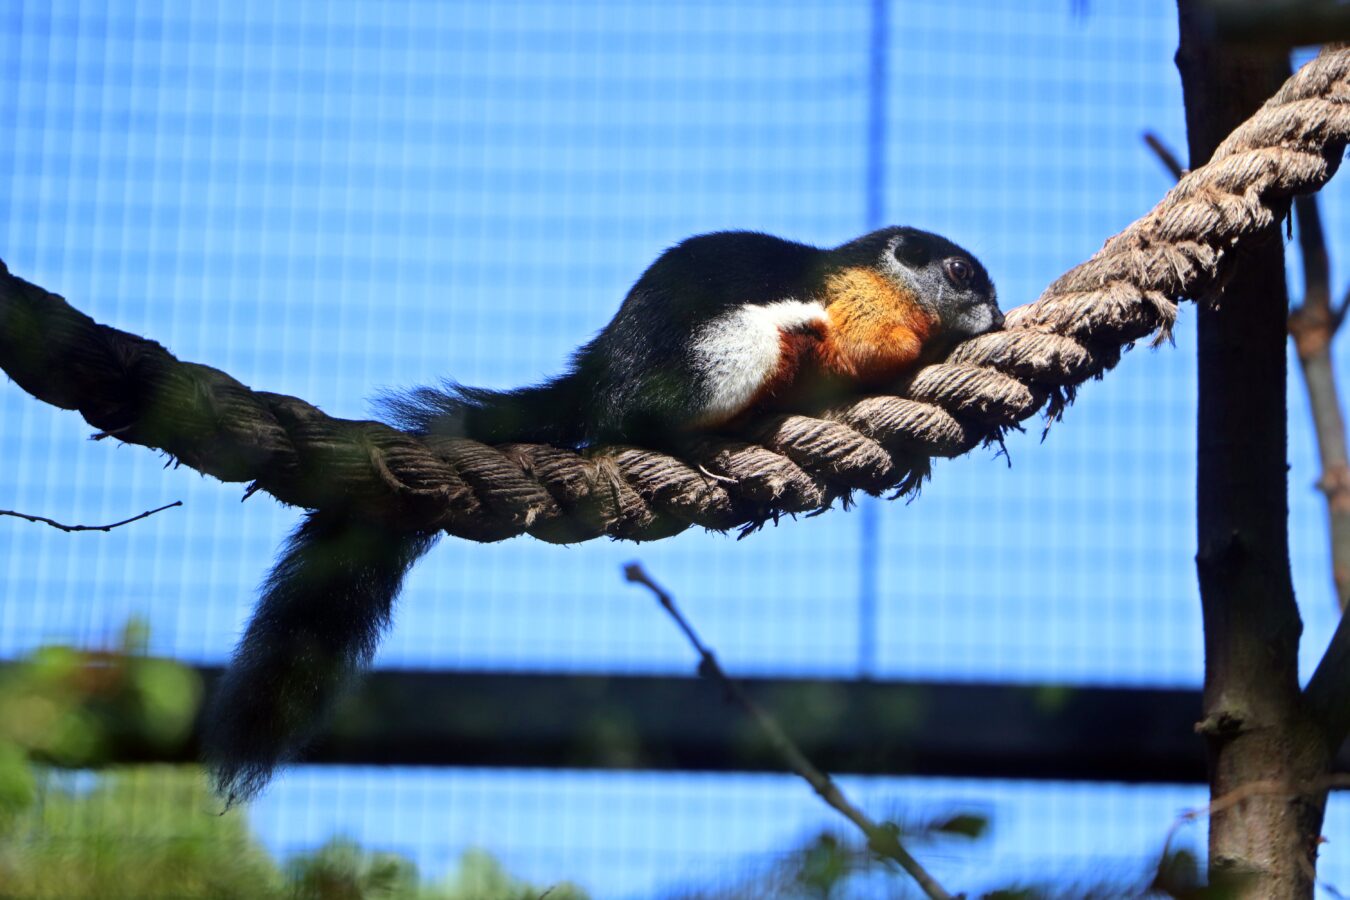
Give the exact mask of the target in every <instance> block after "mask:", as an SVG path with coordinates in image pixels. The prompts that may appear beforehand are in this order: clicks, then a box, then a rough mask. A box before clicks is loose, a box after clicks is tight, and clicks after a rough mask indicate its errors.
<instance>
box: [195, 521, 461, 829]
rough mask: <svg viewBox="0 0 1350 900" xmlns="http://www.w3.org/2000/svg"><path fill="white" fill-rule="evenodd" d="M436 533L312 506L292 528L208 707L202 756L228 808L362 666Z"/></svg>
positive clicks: (315, 721)
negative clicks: (394, 528)
mask: <svg viewBox="0 0 1350 900" xmlns="http://www.w3.org/2000/svg"><path fill="white" fill-rule="evenodd" d="M435 539H436V536H435V535H433V534H425V533H412V534H398V533H394V532H390V531H387V530H385V529H381V528H377V527H375V526H372V525H367V524H365V523H360V522H354V521H352V520H350V519H347V518H344V517H341V516H338V515H334V514H323V513H317V512H312V513H310V514H309V515H308V516H306V518H305V520H304V521H303V522H302V523H301V524H300V526H299V527H298V528H297V529H296V530H295V532H294V533H293V534H292V535H291V537H290V539H289V541H288V542H287V544H286V546H285V548H284V550H283V551H282V554H281V558H280V559H279V560H278V561H277V563H276V565H275V566H274V567H273V569H272V571H271V573H270V574H269V575H268V577H267V580H266V582H265V583H264V585H263V590H262V597H261V599H260V600H259V602H258V606H257V608H256V610H255V611H254V614H253V618H252V619H251V620H250V622H249V625H248V628H247V630H246V632H245V634H244V637H243V639H242V640H241V641H240V643H239V646H238V648H237V649H236V650H235V653H234V657H233V659H232V661H231V664H230V667H229V669H228V670H227V671H226V672H225V675H224V676H223V677H222V679H221V681H220V683H219V684H218V685H217V686H216V690H215V694H214V696H213V698H212V700H211V702H210V705H209V706H208V709H207V714H206V718H205V723H204V731H203V750H204V755H205V757H206V762H207V764H208V766H209V768H210V769H211V773H212V776H213V780H214V785H215V788H216V791H217V792H218V793H219V794H220V795H221V796H223V797H224V798H225V800H226V804H227V808H228V807H229V806H233V805H234V804H236V803H240V802H245V801H247V800H249V799H251V798H252V797H254V796H255V795H257V793H258V792H259V791H260V790H261V789H262V788H263V787H264V786H265V785H266V784H267V782H268V780H269V779H270V778H271V777H272V773H273V772H274V771H275V770H276V769H277V767H278V766H280V765H282V764H284V763H286V762H288V761H289V760H291V759H293V758H294V756H295V755H296V753H298V751H299V750H300V749H301V748H302V747H303V745H304V744H305V742H306V741H308V740H309V739H310V738H311V737H312V736H313V734H314V732H315V731H316V730H317V729H318V727H319V726H320V725H321V724H322V722H323V720H324V718H325V716H326V715H327V714H328V712H329V711H330V710H331V708H332V706H333V705H334V702H335V701H336V700H337V699H338V698H339V697H341V696H342V693H343V691H344V690H345V689H346V687H347V686H348V684H349V683H350V682H351V681H352V679H353V678H354V677H355V676H356V675H357V674H358V673H359V672H360V671H361V670H362V669H363V668H365V666H366V665H368V664H369V662H370V659H371V657H372V655H373V654H374V652H375V647H376V644H377V643H378V641H379V638H380V634H381V632H382V631H383V630H384V628H385V626H386V625H387V624H388V622H389V616H390V612H391V610H392V608H393V603H394V599H395V597H396V596H397V595H398V592H399V589H400V587H401V586H402V582H403V576H404V574H405V573H406V572H407V570H408V568H409V567H410V566H411V565H412V563H413V562H414V561H416V559H417V558H418V557H419V556H421V555H422V554H423V553H425V552H426V551H427V550H429V549H430V548H431V546H432V544H434V543H435Z"/></svg>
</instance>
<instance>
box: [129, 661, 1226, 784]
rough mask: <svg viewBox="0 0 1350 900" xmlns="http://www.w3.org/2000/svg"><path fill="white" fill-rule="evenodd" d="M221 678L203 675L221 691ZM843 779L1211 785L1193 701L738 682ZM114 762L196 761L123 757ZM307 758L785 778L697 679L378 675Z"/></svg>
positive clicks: (1047, 691) (717, 695)
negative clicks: (846, 775)
mask: <svg viewBox="0 0 1350 900" xmlns="http://www.w3.org/2000/svg"><path fill="white" fill-rule="evenodd" d="M217 673H218V670H212V669H204V670H202V674H203V676H204V677H205V678H206V679H207V680H208V681H211V680H214V677H215V676H216V674H217ZM742 684H744V685H745V687H746V689H747V690H748V691H749V693H750V694H751V696H753V697H754V698H755V699H756V700H757V701H758V702H759V703H761V704H762V705H763V706H764V707H765V708H766V709H768V710H769V711H770V713H771V714H772V715H774V716H775V717H776V718H777V719H778V720H779V722H780V723H781V724H782V725H783V727H784V728H785V729H786V731H787V732H788V733H789V734H790V735H791V736H792V738H793V739H794V740H795V741H797V742H798V743H799V745H800V746H801V748H802V750H803V751H804V752H805V753H806V754H807V755H808V756H809V757H811V758H812V759H813V760H814V761H815V762H816V763H817V764H818V765H820V766H821V767H822V768H824V769H826V770H828V771H831V772H836V773H860V774H888V775H949V776H966V777H995V778H1041V779H1076V780H1093V781H1122V782H1201V781H1203V780H1204V778H1205V768H1204V765H1205V764H1204V755H1203V745H1202V743H1201V741H1200V740H1199V738H1197V737H1196V736H1195V733H1194V730H1193V726H1194V723H1195V721H1196V719H1197V718H1198V715H1199V710H1200V695H1199V693H1198V692H1196V691H1185V690H1153V689H1133V688H1131V689H1125V688H1098V687H1038V686H1015V685H1006V684H1004V685H996V684H953V683H925V682H889V681H853V680H812V679H767V678H748V679H743V680H742ZM116 758H117V761H119V762H148V761H156V762H165V761H187V760H192V759H195V758H196V748H195V746H194V745H192V744H188V745H184V746H182V747H179V748H175V749H174V750H172V751H170V752H167V753H166V752H164V751H155V752H148V751H146V750H145V749H144V748H139V749H138V748H136V747H133V746H124V747H122V748H120V749H119V751H118V753H117V754H116ZM304 761H305V762H311V763H346V764H364V765H371V764H373V765H417V766H498V767H503V766H504V767H542V768H612V769H648V770H684V771H705V772H709V771H711V772H728V771H780V770H781V769H782V766H781V764H780V763H779V761H778V759H777V758H776V757H775V756H774V754H773V752H772V751H771V750H770V749H769V747H768V746H767V744H766V743H765V741H764V740H763V738H762V736H761V735H760V734H759V732H758V731H757V730H756V728H755V727H754V725H753V724H752V723H750V722H749V721H748V720H747V718H746V717H745V715H744V714H743V713H742V712H741V711H740V710H739V709H737V708H735V707H732V706H731V705H729V704H727V703H725V702H724V701H723V698H722V696H721V692H720V690H719V688H718V687H717V686H716V685H715V684H713V683H711V682H708V681H704V680H701V679H697V678H680V677H657V676H640V675H639V676H634V675H623V676H591V675H565V674H503V673H499V672H498V673H486V672H445V671H437V672H420V671H390V670H384V671H378V672H374V673H372V674H371V675H370V676H368V677H367V678H366V679H365V681H364V683H363V686H362V688H361V689H360V690H359V691H358V692H357V693H356V694H355V695H353V697H352V698H351V699H350V700H349V702H347V703H346V704H345V705H344V706H343V708H342V709H341V710H340V711H339V713H338V715H337V716H336V717H335V719H334V721H333V723H332V725H331V727H330V729H329V732H328V733H327V734H326V735H325V736H324V737H322V738H321V739H320V740H318V741H317V742H316V743H315V745H314V746H313V747H312V748H311V750H310V752H309V753H308V754H307V755H306V756H305V759H304Z"/></svg>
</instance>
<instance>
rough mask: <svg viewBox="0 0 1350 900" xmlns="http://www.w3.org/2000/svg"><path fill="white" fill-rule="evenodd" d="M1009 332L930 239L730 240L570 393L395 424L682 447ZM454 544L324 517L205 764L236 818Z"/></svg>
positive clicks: (413, 412)
mask: <svg viewBox="0 0 1350 900" xmlns="http://www.w3.org/2000/svg"><path fill="white" fill-rule="evenodd" d="M1002 324H1003V315H1002V313H1001V312H1000V311H999V308H998V302H997V298H996V294H995V291H994V286H993V284H992V282H991V281H990V279H989V275H988V273H987V272H986V271H985V269H984V266H982V265H981V264H980V262H979V261H978V260H977V259H976V258H975V257H974V256H972V255H971V254H970V253H967V252H966V251H965V250H963V249H961V248H960V247H958V246H957V245H955V244H953V243H952V242H951V241H949V240H947V239H946V238H943V237H940V236H938V235H935V234H931V233H929V232H925V231H919V230H917V229H914V228H898V227H892V228H885V229H882V230H880V231H875V232H872V233H871V234H867V235H864V236H862V237H860V238H858V239H856V240H853V241H850V242H848V243H846V244H843V245H841V246H839V247H835V248H833V249H820V248H816V247H811V246H808V245H806V244H799V243H795V242H793V241H787V240H783V239H781V238H777V237H773V236H771V235H767V234H758V233H754V232H718V233H714V234H706V235H700V236H698V237H692V238H689V239H688V240H686V241H683V242H682V243H680V244H678V245H677V246H675V247H672V248H671V249H669V250H667V251H666V252H665V253H663V254H661V256H660V257H659V258H658V259H657V260H656V262H654V263H652V265H651V266H650V267H649V268H648V269H647V271H646V272H644V273H643V274H642V277H641V278H639V279H638V281H637V283H636V284H635V285H633V288H632V289H631V290H630V291H629V292H628V296H627V297H626V298H625V299H624V302H623V305H622V306H621V307H620V308H619V311H618V313H617V314H616V315H615V316H614V319H613V320H612V321H611V322H610V323H609V324H608V325H607V326H605V328H604V329H603V330H602V331H601V332H600V333H599V334H598V335H597V336H596V337H595V338H594V339H593V340H591V341H590V342H589V343H588V344H586V345H585V346H583V347H582V348H581V349H580V350H578V351H577V352H576V353H575V354H574V356H573V357H572V361H571V365H570V367H569V369H568V370H567V372H566V373H564V374H563V375H560V376H558V377H557V378H554V379H551V380H549V381H546V382H544V383H542V384H539V385H536V386H533V387H526V388H521V389H519V390H514V391H493V390H486V389H482V388H472V387H465V386H462V385H458V384H453V383H450V384H447V385H445V386H444V387H443V388H440V389H437V388H419V389H416V390H413V391H410V392H406V393H402V394H398V395H395V396H392V397H389V398H385V400H384V401H383V403H382V406H383V410H384V413H385V417H386V418H387V419H389V420H390V421H391V422H392V423H393V424H396V425H398V426H400V427H402V428H405V429H407V430H410V431H415V432H418V433H421V434H436V435H453V436H461V437H468V438H473V439H476V440H480V441H484V442H486V443H494V444H495V443H507V442H531V443H550V444H556V445H559V446H566V447H572V448H584V447H588V446H593V445H598V444H602V443H610V442H618V441H623V442H628V443H639V444H648V445H652V446H672V445H674V444H677V443H678V441H679V440H680V438H681V437H682V436H685V435H688V434H690V433H695V432H700V431H709V430H718V429H723V430H728V429H730V430H734V429H735V427H736V426H737V424H738V423H739V421H740V420H741V419H742V418H743V417H745V416H747V415H748V414H750V413H753V412H757V411H760V410H763V409H769V408H775V409H797V408H804V407H805V406H809V405H812V404H813V403H816V402H819V401H820V398H822V397H825V396H830V395H832V394H834V393H838V392H839V391H841V390H843V391H859V390H866V389H869V388H872V389H876V388H881V387H884V386H885V385H887V384H889V383H892V382H894V381H895V380H896V379H898V378H899V377H900V376H902V375H904V374H905V373H907V372H909V371H911V370H912V369H914V368H915V367H916V366H918V365H919V364H921V363H923V362H925V361H927V360H930V359H934V358H939V357H940V356H941V355H943V354H944V353H945V351H946V350H947V349H948V348H949V347H950V346H951V345H952V344H953V343H955V342H956V341H958V340H960V339H962V338H968V337H973V336H975V335H978V334H983V333H984V332H987V331H991V330H994V329H997V328H1000V327H1002ZM436 537H437V535H435V534H429V533H399V532H394V531H390V530H389V529H387V528H384V527H381V526H378V525H376V524H373V523H367V522H363V521H361V520H359V519H356V518H354V517H352V516H349V515H346V514H344V513H343V512H340V511H336V512H335V511H323V510H319V511H314V512H310V513H308V514H307V515H306V516H305V518H304V520H303V521H302V522H301V524H300V526H299V527H298V528H297V529H296V530H295V532H294V533H293V534H292V535H291V536H290V539H289V540H288V542H287V544H286V546H285V547H284V549H283V550H282V553H281V557H280V559H279V560H278V561H277V563H276V565H275V566H274V567H273V569H272V571H271V573H270V574H269V575H268V577H267V579H266V581H265V582H264V584H263V587H262V597H261V599H260V600H259V602H258V606H257V608H256V610H255V612H254V614H253V618H252V620H251V621H250V622H249V625H248V628H247V630H246V632H245V634H244V637H243V639H242V640H241V641H240V643H239V646H238V648H237V649H236V650H235V652H234V656H233V659H232V662H231V665H230V667H229V669H228V670H227V671H226V673H225V675H224V677H223V679H222V680H221V683H220V684H219V685H218V687H217V688H216V691H215V696H214V698H213V700H212V702H211V705H210V707H209V709H208V711H207V716H206V723H205V731H204V735H203V742H204V751H205V756H206V760H207V763H208V765H209V766H210V768H211V770H212V773H213V776H214V781H215V786H216V789H217V791H218V792H219V793H220V794H222V795H223V796H224V797H225V798H226V801H227V803H229V804H231V805H232V804H234V803H236V802H241V801H246V800H248V799H250V798H252V797H253V796H255V795H256V794H257V793H258V791H259V790H261V789H262V788H263V786H264V785H266V783H267V781H268V779H269V778H270V777H271V775H272V773H273V771H274V770H275V769H276V767H277V766H278V765H280V764H282V763H284V762H286V761H287V760H289V759H291V758H292V757H293V756H294V755H295V753H296V752H297V751H298V750H299V749H300V747H301V746H302V745H303V744H304V743H305V741H307V740H308V739H309V738H310V737H311V736H312V735H313V733H314V731H315V729H316V728H317V727H318V725H319V724H320V723H321V722H322V721H323V718H324V716H325V715H326V713H327V712H328V710H329V709H330V708H331V706H332V704H333V702H334V701H335V700H336V699H337V698H338V697H339V696H340V695H341V693H342V692H343V690H344V688H345V686H346V685H347V684H348V683H349V682H350V681H351V680H352V679H353V678H354V677H355V676H356V675H357V674H358V673H359V672H360V671H361V670H362V669H363V668H364V667H365V666H366V665H367V664H368V663H369V662H370V659H371V656H372V655H373V654H374V651H375V647H376V644H377V643H378V640H379V637H380V634H381V632H382V631H383V630H384V628H385V626H386V625H387V624H388V622H389V617H390V613H391V611H392V608H393V603H394V599H395V597H396V596H397V595H398V592H399V588H400V586H401V584H402V581H403V576H404V575H405V574H406V573H407V571H408V569H409V567H411V566H412V564H413V563H414V562H415V561H416V560H417V559H418V557H420V556H421V555H422V554H424V553H426V552H427V551H428V550H429V549H431V547H432V545H433V544H434V543H435V541H436Z"/></svg>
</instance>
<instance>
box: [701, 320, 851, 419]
mask: <svg viewBox="0 0 1350 900" xmlns="http://www.w3.org/2000/svg"><path fill="white" fill-rule="evenodd" d="M813 322H819V323H821V324H823V325H826V326H828V324H829V314H828V313H826V312H825V307H823V306H821V305H820V304H819V303H804V302H802V301H800V300H780V301H779V302H777V303H770V304H768V305H766V306H742V307H740V308H739V309H735V310H732V311H731V312H728V313H725V314H723V315H721V316H719V317H718V318H716V319H713V320H712V321H711V322H709V323H708V324H707V325H705V326H703V329H702V330H701V331H700V332H699V333H698V336H697V337H696V338H695V339H694V360H695V366H696V367H697V369H698V371H699V373H700V374H701V375H702V377H703V380H704V384H705V385H706V386H707V388H708V389H709V397H708V402H707V405H706V406H704V408H703V409H702V410H701V411H700V413H699V416H698V419H697V420H696V422H695V423H694V424H696V425H706V424H713V423H716V422H721V421H725V420H727V419H729V418H731V417H732V416H734V415H736V414H737V413H739V412H740V411H741V410H743V409H745V407H746V404H748V403H749V402H750V401H751V400H752V399H753V398H754V396H755V394H756V393H757V392H758V391H759V389H760V388H761V387H762V386H763V385H764V382H765V381H767V380H768V379H769V378H770V377H771V376H772V375H773V374H774V372H775V371H777V369H778V361H779V357H780V356H781V355H782V345H781V343H780V341H779V332H780V331H785V330H792V329H795V328H801V327H802V326H804V325H809V324H811V323H813Z"/></svg>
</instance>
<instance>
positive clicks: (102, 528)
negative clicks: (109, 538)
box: [0, 500, 183, 532]
mask: <svg viewBox="0 0 1350 900" xmlns="http://www.w3.org/2000/svg"><path fill="white" fill-rule="evenodd" d="M182 505H183V501H182V500H175V501H173V502H172V503H166V504H164V505H163V506H161V507H159V508H158V509H147V510H146V511H145V512H143V513H141V514H140V515H137V516H132V517H131V518H130V519H123V520H122V521H120V522H113V523H112V524H110V525H64V524H62V523H61V522H58V521H56V520H55V519H48V518H47V517H46V516H31V515H29V514H28V513H21V512H15V511H14V510H12V509H0V516H13V517H14V518H16V519H24V520H26V521H28V522H37V523H39V524H42V525H50V526H52V527H53V528H59V529H60V530H62V531H66V532H71V531H112V530H113V529H114V528H121V527H122V526H123V525H130V524H131V523H132V522H139V521H140V520H141V519H147V518H149V517H150V516H153V515H154V514H155V513H160V512H164V510H166V509H172V508H173V507H175V506H182Z"/></svg>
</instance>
